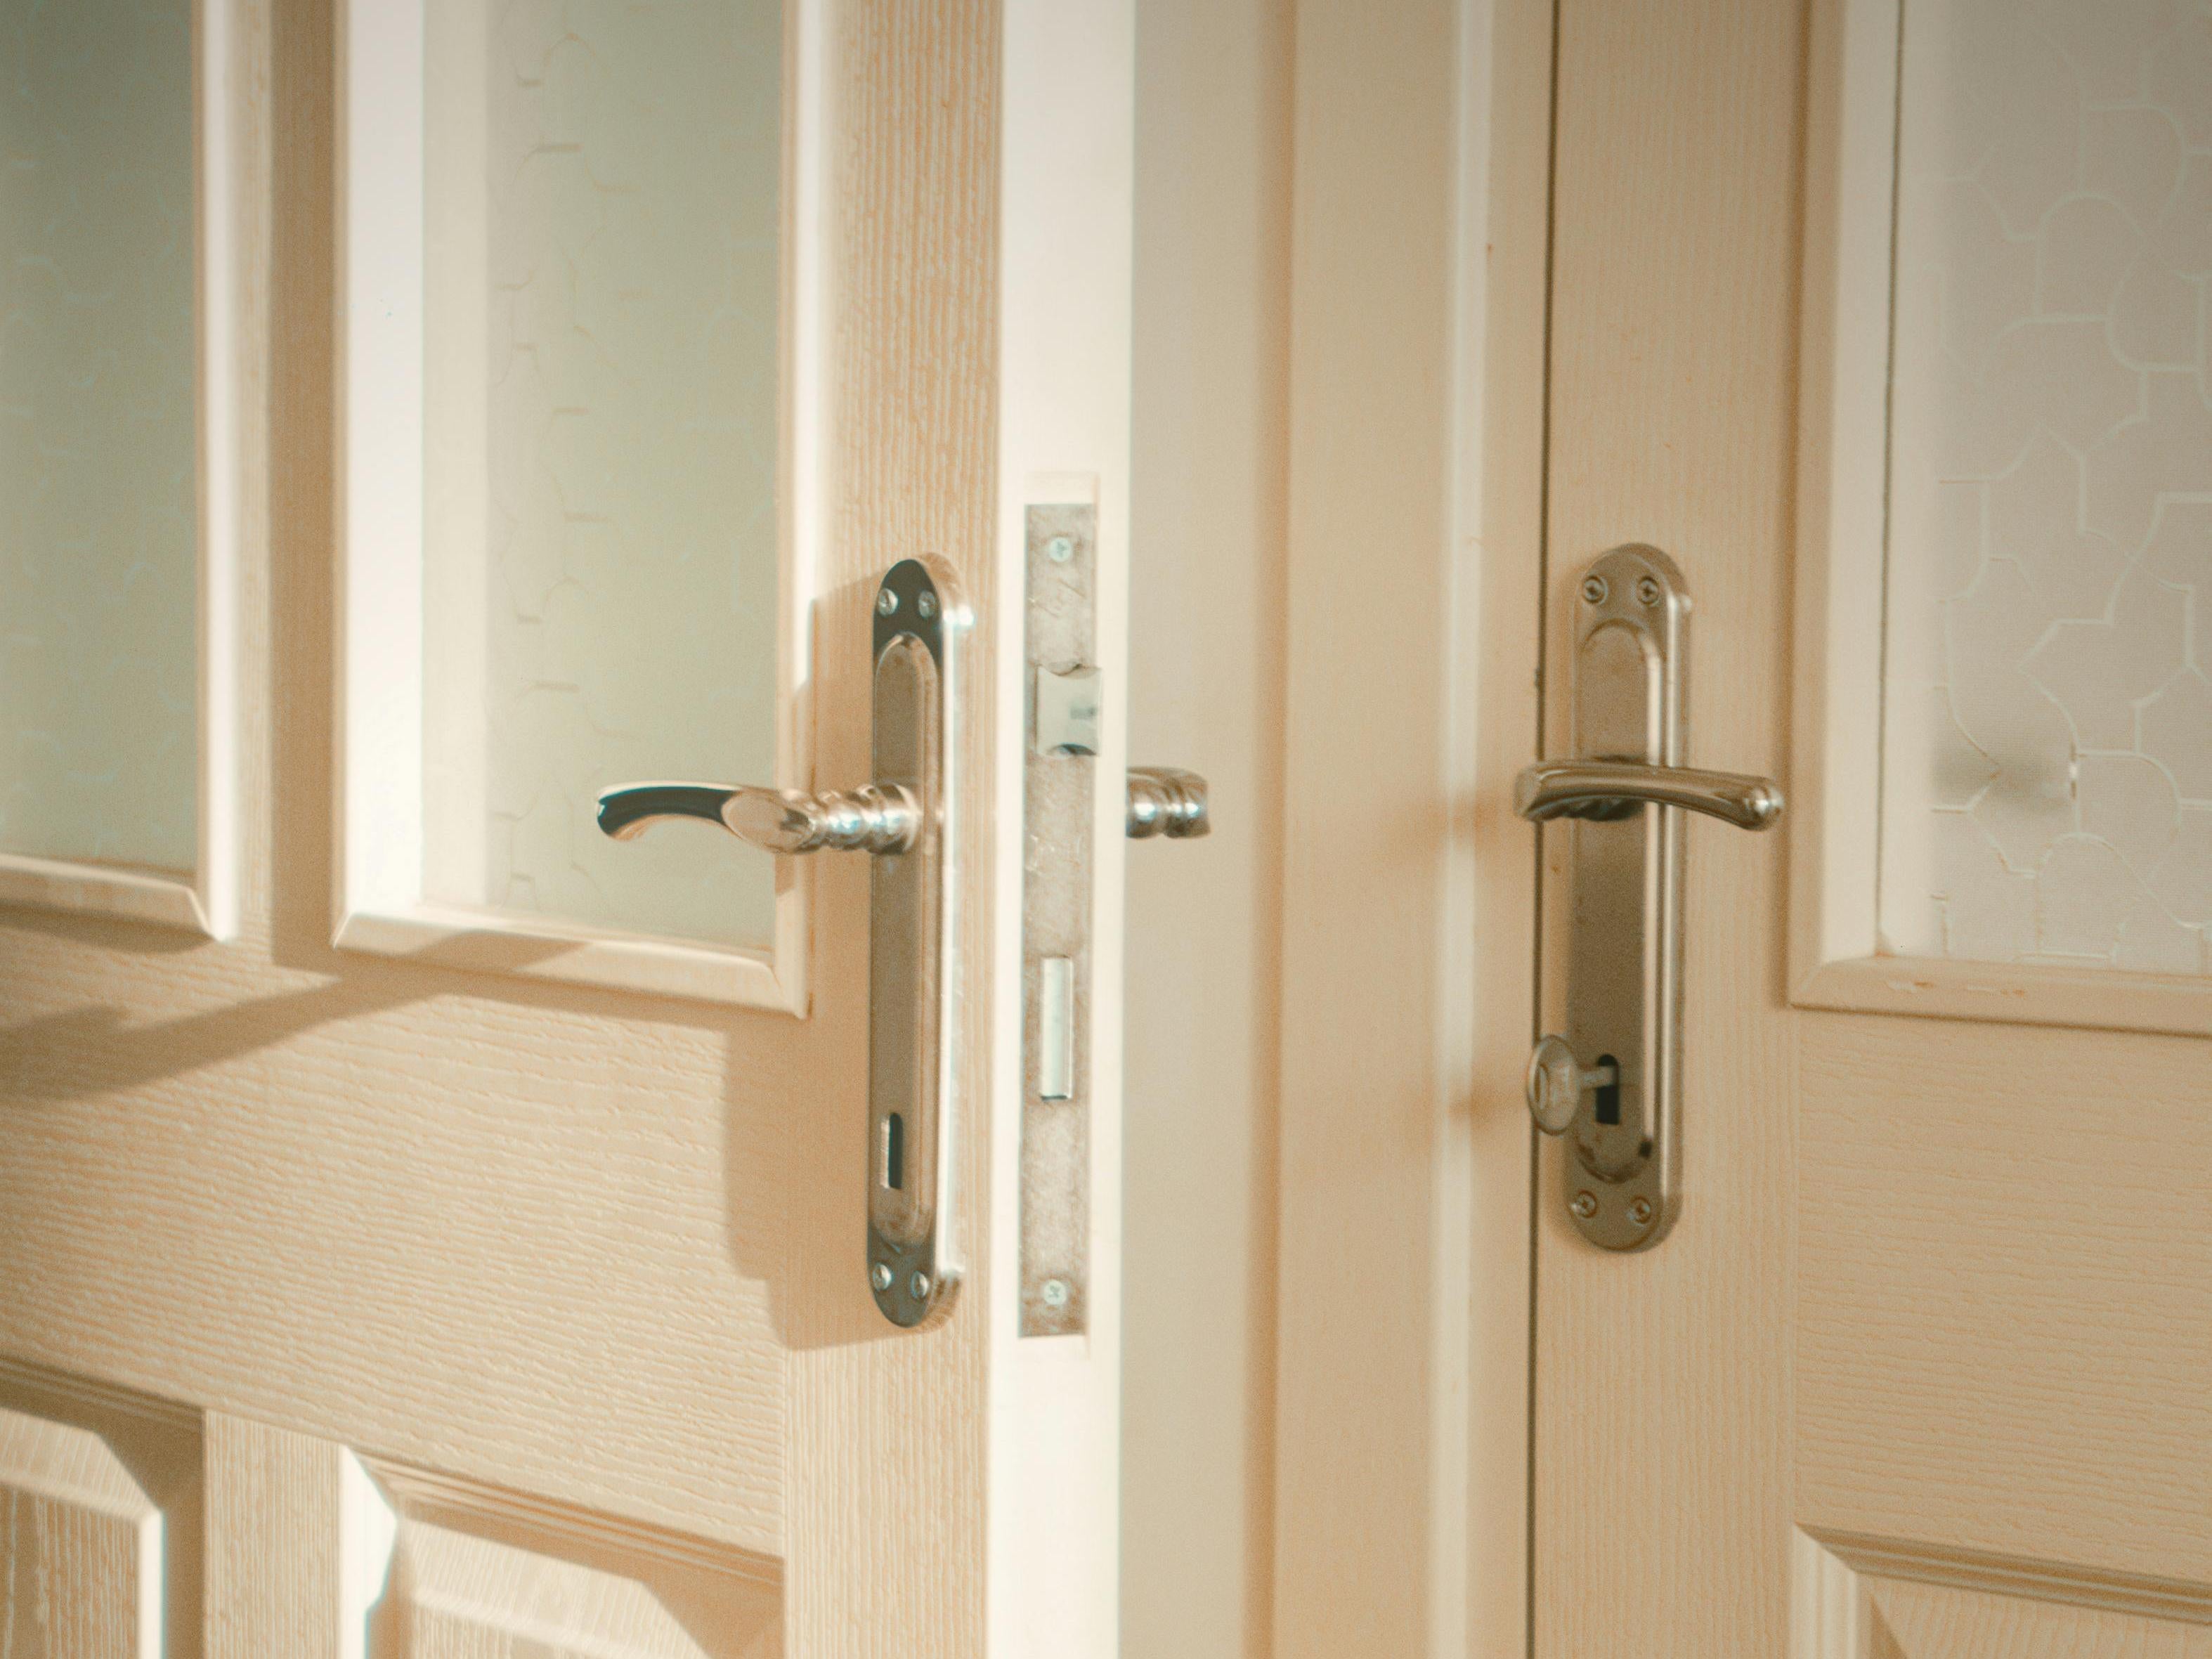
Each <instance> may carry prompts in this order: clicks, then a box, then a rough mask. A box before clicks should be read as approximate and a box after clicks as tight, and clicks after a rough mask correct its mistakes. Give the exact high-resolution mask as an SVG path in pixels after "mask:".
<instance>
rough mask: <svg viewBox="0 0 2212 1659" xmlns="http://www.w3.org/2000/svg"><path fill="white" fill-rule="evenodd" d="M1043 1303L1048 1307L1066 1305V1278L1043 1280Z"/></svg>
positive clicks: (1062, 1306) (1063, 1306)
mask: <svg viewBox="0 0 2212 1659" xmlns="http://www.w3.org/2000/svg"><path fill="white" fill-rule="evenodd" d="M1044 1305H1045V1306H1046V1307H1048V1308H1065V1307H1066V1305H1067V1281H1066V1279H1046V1280H1045V1282H1044Z"/></svg>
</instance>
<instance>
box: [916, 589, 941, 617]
mask: <svg viewBox="0 0 2212 1659" xmlns="http://www.w3.org/2000/svg"><path fill="white" fill-rule="evenodd" d="M914 608H915V611H918V612H919V613H921V619H922V621H924V622H927V621H928V620H929V619H930V618H931V617H933V616H935V615H936V614H937V595H936V594H934V593H917V594H915V599H914Z"/></svg>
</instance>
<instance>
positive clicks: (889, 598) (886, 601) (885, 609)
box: [876, 587, 898, 617]
mask: <svg viewBox="0 0 2212 1659" xmlns="http://www.w3.org/2000/svg"><path fill="white" fill-rule="evenodd" d="M897 609H898V595H897V594H896V593H894V592H891V591H890V588H888V587H886V588H884V590H883V591H882V592H879V593H878V594H877V595H876V614H877V615H878V617H888V616H890V614H891V612H892V611H896V610H897Z"/></svg>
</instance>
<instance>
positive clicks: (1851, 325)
mask: <svg viewBox="0 0 2212 1659" xmlns="http://www.w3.org/2000/svg"><path fill="white" fill-rule="evenodd" d="M1823 27H1825V28H1826V29H1828V30H1830V31H1832V39H1833V41H1834V46H1833V49H1832V50H1824V51H1823V52H1820V53H1817V54H1815V55H1814V58H1813V60H1812V62H1811V64H1810V65H1809V74H1810V77H1811V78H1810V81H1809V83H1808V96H1809V98H1810V100H1811V103H1812V106H1813V108H1814V111H1815V112H1816V117H1817V118H1815V119H1814V121H1813V122H1812V124H1811V125H1810V126H1809V127H1808V137H1807V142H1808V157H1807V169H1806V191H1807V194H1806V220H1805V246H1804V279H1803V280H1804V289H1803V304H1802V321H1801V334H1800V348H1799V349H1800V352H1801V362H1802V375H1801V380H1800V388H1799V397H1798V434H1799V436H1798V461H1797V469H1798V470H1797V481H1798V482H1797V487H1798V522H1799V538H1798V543H1797V557H1798V579H1797V599H1796V617H1795V623H1794V625H1795V629H1796V675H1795V681H1794V690H1795V694H1796V696H1795V715H1794V720H1793V726H1792V750H1793V755H1794V762H1793V767H1792V771H1791V775H1790V793H1791V796H1792V802H1791V807H1790V812H1791V837H1792V842H1791V869H1790V1000H1792V1001H1793V1002H1795V1003H1796V1004H1798V1005H1799V1006H1803V1007H1813V1008H1837V1009H1846V1010H1855V1011H1860V1012H1872V1013H1892V1014H1916V1015H1926V1016H1930V1017H1934V1018H1954V1019H2004V1020H2011V1021H2018V1022H2021V1023H2023V1024H2051V1025H2077V1026H2104V1027H2111V1028H2114V1029H2118V1030H2141V1031H2170V1032H2176V1033H2179V1034H2183V1035H2189V1036H2205V1035H2208V1034H2212V982H2208V981H2204V980H2202V979H2190V978H2180V977H2171V978H2169V977H2161V976H2158V975H2149V974H2128V973H2118V972H2112V971H2110V970H2104V969H2075V968H2065V967H2056V966H2051V967H2046V966H2041V965H2038V964H2033V963H2021V964H2008V963H1973V962H1952V961H1943V960H1936V959H1930V958H1924V957H1900V956H1899V955H1897V954H1896V953H1895V952H1893V951H1891V950H1890V949H1889V948H1888V947H1887V945H1885V944H1884V942H1883V940H1882V938H1881V929H1880V926H1879V915H1878V910H1879V902H1880V900H1879V893H1878V890H1877V876H1878V873H1879V849H1880V848H1881V828H1882V826H1881V801H1882V787H1881V778H1882V767H1883V756H1882V732H1881V722H1880V721H1879V720H1875V719H1872V718H1869V710H1873V709H1879V708H1881V706H1882V690H1883V689H1882V655H1883V646H1882V629H1883V626H1884V622H1883V617H1884V611H1883V601H1882V595H1883V592H1884V586H1885V564H1886V561H1887V517H1888V488H1889V466H1888V455H1889V379H1890V375H1889V363H1890V350H1891V326H1890V313H1891V303H1890V301H1891V272H1890V267H1891V240H1892V234H1893V216H1894V214H1893V208H1894V196H1895V167H1896V109H1897V96H1898V93H1897V63H1898V50H1899V46H1898V41H1899V4H1898V0H1835V5H1834V9H1833V13H1832V16H1828V17H1826V21H1824V24H1823Z"/></svg>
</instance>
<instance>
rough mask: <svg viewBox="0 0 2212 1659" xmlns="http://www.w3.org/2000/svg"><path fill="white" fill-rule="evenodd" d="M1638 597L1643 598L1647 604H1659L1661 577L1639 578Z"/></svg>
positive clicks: (1637, 585)
mask: <svg viewBox="0 0 2212 1659" xmlns="http://www.w3.org/2000/svg"><path fill="white" fill-rule="evenodd" d="M1636 597H1637V598H1638V599H1641V600H1643V601H1644V605H1646V606H1650V605H1656V604H1658V603H1659V579H1658V578H1657V577H1656V576H1644V577H1641V578H1639V579H1638V581H1637V584H1636Z"/></svg>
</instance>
